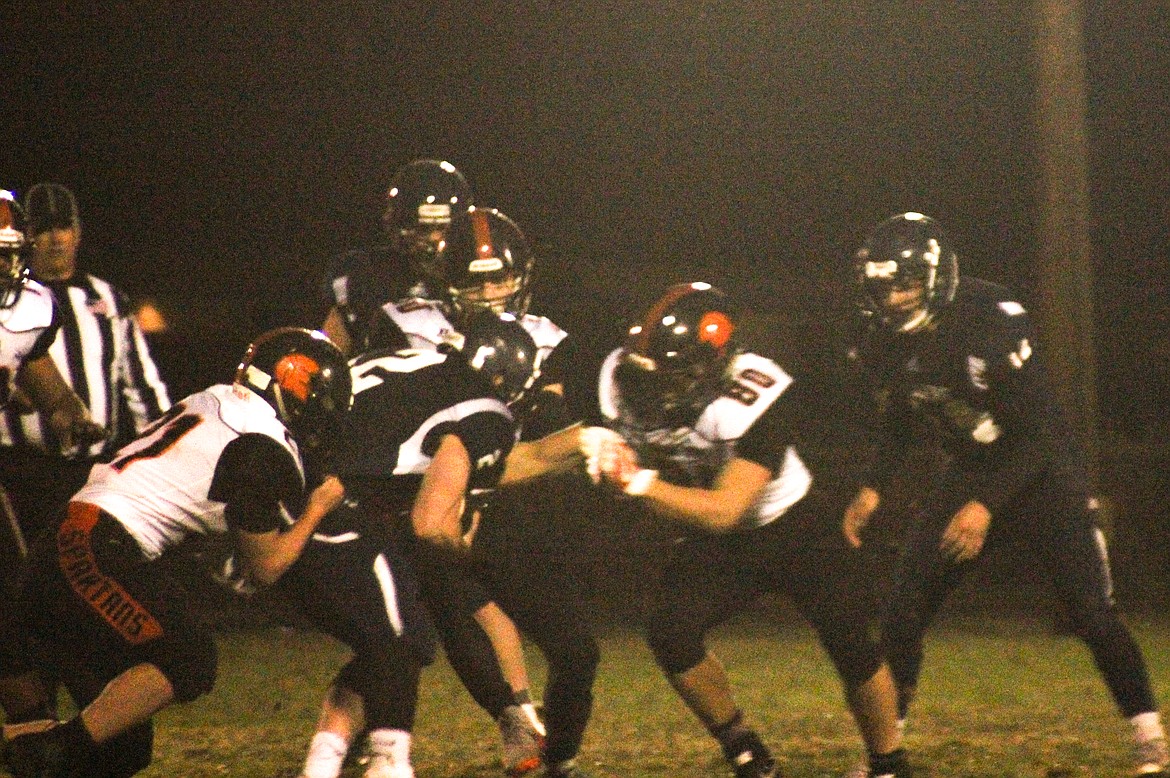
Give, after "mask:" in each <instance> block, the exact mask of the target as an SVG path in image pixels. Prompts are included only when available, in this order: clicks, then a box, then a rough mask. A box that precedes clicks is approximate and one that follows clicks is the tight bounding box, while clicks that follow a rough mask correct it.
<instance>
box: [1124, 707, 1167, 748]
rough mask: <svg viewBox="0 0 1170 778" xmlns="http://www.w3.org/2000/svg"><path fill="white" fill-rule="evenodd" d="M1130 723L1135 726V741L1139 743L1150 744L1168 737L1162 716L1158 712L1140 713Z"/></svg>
mask: <svg viewBox="0 0 1170 778" xmlns="http://www.w3.org/2000/svg"><path fill="white" fill-rule="evenodd" d="M1129 723H1130V724H1132V725H1133V739H1134V740H1136V741H1137V742H1138V743H1148V742H1150V741H1151V740H1157V739H1158V738H1164V737H1166V730H1165V729H1164V728H1163V727H1162V714H1160V713H1158V711H1156V710H1152V711H1149V712H1148V713H1139V714H1138V715H1136V716H1134V717H1133V718H1131V719H1130V720H1129Z"/></svg>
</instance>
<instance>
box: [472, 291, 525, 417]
mask: <svg viewBox="0 0 1170 778" xmlns="http://www.w3.org/2000/svg"><path fill="white" fill-rule="evenodd" d="M453 345H454V346H455V347H457V348H458V350H459V353H460V354H462V356H463V358H464V359H465V360H466V361H467V364H468V365H470V366H471V369H472V370H474V371H476V372H477V373H479V374H480V375H481V376H483V377H484V379H485V380H486V381H487V383H488V385H489V386H491V388H492V392H493V393H494V394H495V395H496V396H497V397H499V398H500V399H501V400H503V401H504V402H505V403H507V404H508V405H509V406H511V405H514V404H515V403H517V402H519V401H520V399H521V398H523V397H524V394H525V393H526V392H527V391H528V390H529V389H531V388H532V385H533V384H535V383H536V379H537V378H539V377H540V351H539V349H537V347H536V343H535V342H534V341H533V340H532V336H531V335H529V334H528V330H526V329H524V326H523V325H522V324H521V323H520V321H519V320H518V319H517V318H516V317H515V316H512V315H511V314H509V313H495V312H494V311H488V310H483V311H477V312H476V313H474V314H472V315H471V317H470V318H469V319H468V320H467V322H466V324H465V326H464V327H463V328H462V329H461V330H460V331H459V333H458V336H457V337H456V338H455V342H454V343H453Z"/></svg>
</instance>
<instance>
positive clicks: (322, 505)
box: [306, 475, 345, 515]
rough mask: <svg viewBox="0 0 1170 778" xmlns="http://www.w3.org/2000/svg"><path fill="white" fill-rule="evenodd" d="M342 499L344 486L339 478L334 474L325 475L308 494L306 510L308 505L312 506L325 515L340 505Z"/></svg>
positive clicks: (343, 497)
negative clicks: (318, 484)
mask: <svg viewBox="0 0 1170 778" xmlns="http://www.w3.org/2000/svg"><path fill="white" fill-rule="evenodd" d="M344 499H345V486H344V485H343V484H342V483H341V479H340V478H338V477H337V476H335V475H327V476H325V480H324V481H322V482H321V485H320V486H318V487H317V488H316V489H314V490H313V491H312V493H311V494H309V505H308V506H307V507H306V510H307V509H308V507H312V508H313V509H314V510H318V511H320V512H321V514H322V515H325V514H327V513H329V512H330V511H332V510H333V509H334V508H336V507H337V506H338V505H341V501H342V500H344Z"/></svg>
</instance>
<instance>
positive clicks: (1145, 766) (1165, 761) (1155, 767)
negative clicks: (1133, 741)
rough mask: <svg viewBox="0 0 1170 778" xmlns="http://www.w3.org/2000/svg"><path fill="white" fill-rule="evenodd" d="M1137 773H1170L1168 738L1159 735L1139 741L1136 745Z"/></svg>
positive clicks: (1135, 771)
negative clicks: (1142, 741)
mask: <svg viewBox="0 0 1170 778" xmlns="http://www.w3.org/2000/svg"><path fill="white" fill-rule="evenodd" d="M1134 761H1135V766H1134V774H1135V775H1167V774H1168V773H1170V747H1168V746H1167V745H1166V738H1164V737H1159V738H1154V739H1153V740H1147V741H1146V742H1144V743H1138V744H1137V745H1136V746H1135V747H1134Z"/></svg>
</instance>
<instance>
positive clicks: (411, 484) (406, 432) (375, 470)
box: [321, 350, 516, 534]
mask: <svg viewBox="0 0 1170 778" xmlns="http://www.w3.org/2000/svg"><path fill="white" fill-rule="evenodd" d="M351 373H352V375H353V388H354V404H353V410H352V411H351V412H350V413H349V414H348V415H347V417H346V420H345V423H344V426H343V430H342V434H341V436H340V442H339V444H338V450H337V453H336V458H335V462H334V470H335V472H336V473H337V475H338V476H339V477H340V478H341V480H342V482H343V483H344V484H345V488H346V504H347V505H348V507H349V509H351V510H352V509H355V508H356V509H358V510H359V511H362V512H365V513H367V514H368V513H370V512H374V513H377V514H379V515H388V514H393V515H402V514H405V513H407V512H408V511H409V510H410V507H411V505H412V504H413V502H414V497H415V493H416V492H417V491H418V487H419V484H420V483H421V481H422V476H423V474H424V473H425V472H426V469H427V467H428V466H429V465H430V462H431V458H432V457H433V456H434V454H435V451H436V450H438V446H439V442H440V441H441V440H442V438H443V437H444V436H445V435H456V436H458V437H459V439H460V440H461V441H462V442H463V445H464V446H465V447H466V448H467V452H468V455H469V456H470V459H471V466H472V472H471V483H470V484H469V487H468V491H469V495H477V496H479V495H483V494H486V493H489V492H490V491H491V490H492V489H494V488H495V486H496V484H497V483H498V482H499V479H500V476H501V475H502V474H503V470H504V460H505V459H506V458H507V455H508V453H509V452H510V451H511V450H512V446H513V445H514V444H515V442H516V423H515V420H514V418H513V416H512V414H511V412H510V411H509V410H508V407H507V406H506V405H505V404H504V403H503V402H501V401H500V400H498V399H497V398H496V397H495V396H493V395H492V394H491V393H490V392H489V391H488V387H487V385H486V384H485V382H484V381H483V380H482V378H481V377H480V376H479V374H478V373H475V372H474V371H472V370H471V369H470V368H468V367H467V366H466V364H464V363H463V362H462V361H460V360H458V359H454V358H452V359H448V357H447V355H446V354H445V353H440V352H436V351H431V350H418V351H400V352H393V353H391V352H372V353H369V354H365V355H362V356H359V357H357V358H355V359H354V360H353V361H352V362H351ZM335 513H337V514H339V515H331V516H330V517H329V518H328V519H327V520H326V521H327V522H328V523H329V525H330V526H327V527H324V528H323V529H322V530H321V532H323V533H325V534H335V533H337V532H339V531H342V530H343V529H344V528H342V527H339V526H337V521H339V520H345V515H344V514H345V511H339V512H335ZM351 518H352V517H351Z"/></svg>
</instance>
